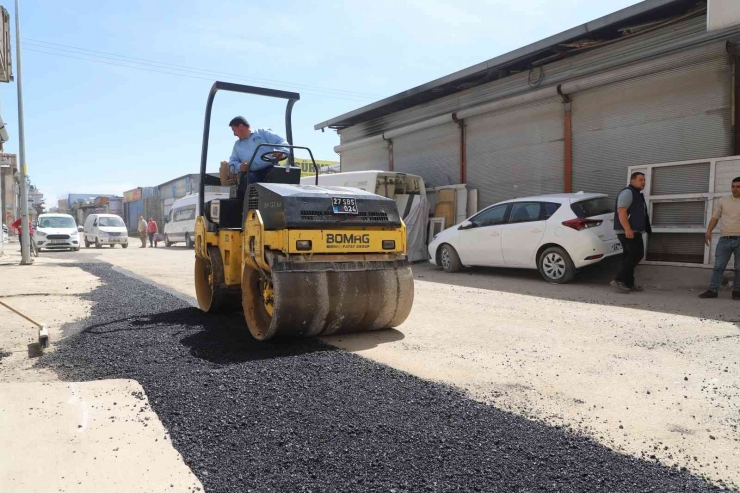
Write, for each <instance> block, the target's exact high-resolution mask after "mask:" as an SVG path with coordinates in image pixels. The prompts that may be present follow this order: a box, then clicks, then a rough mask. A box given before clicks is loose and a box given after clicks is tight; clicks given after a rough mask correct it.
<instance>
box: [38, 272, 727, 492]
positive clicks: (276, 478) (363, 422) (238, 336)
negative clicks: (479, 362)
mask: <svg viewBox="0 0 740 493" xmlns="http://www.w3.org/2000/svg"><path fill="white" fill-rule="evenodd" d="M76 266H77V267H79V266H80V265H79V264H76ZM83 268H84V269H85V270H88V271H89V272H91V273H92V274H94V275H96V276H98V277H100V278H101V281H102V284H101V286H100V287H98V288H97V289H95V290H94V291H93V292H91V293H89V294H88V295H86V296H88V297H89V298H90V299H91V300H92V301H93V302H94V306H93V311H92V315H91V317H90V318H89V319H87V320H86V321H84V322H83V323H82V324H81V325H80V324H78V325H75V326H70V327H67V328H66V330H67V331H71V332H72V335H70V336H69V337H68V338H67V339H65V340H64V341H62V342H61V343H60V344H59V345H58V347H57V350H56V351H54V352H52V353H50V354H48V355H45V356H43V357H42V358H41V361H40V362H39V364H40V365H43V366H46V367H50V368H53V369H54V370H56V371H57V372H58V373H59V374H60V377H61V378H63V379H65V380H75V381H86V380H94V379H103V378H130V379H135V380H137V381H138V382H139V383H140V384H141V385H142V386H143V387H144V389H145V391H146V393H147V395H148V397H149V403H150V405H151V407H152V408H153V410H154V411H155V412H156V413H157V415H158V416H159V417H160V419H161V420H162V422H163V424H164V426H165V427H166V429H167V430H168V433H169V436H168V437H167V438H168V439H171V440H172V443H173V445H174V447H175V448H176V449H177V450H178V451H179V452H180V453H181V454H182V456H183V457H184V460H185V462H186V463H187V464H188V465H189V466H190V467H191V469H192V470H193V472H194V473H195V474H196V475H197V476H198V478H199V479H200V480H201V481H202V483H203V485H204V487H205V489H206V491H208V492H245V491H254V492H257V491H259V492H262V491H265V492H267V491H273V492H286V491H306V492H308V491H311V492H333V491H336V492H361V491H372V492H383V491H384V492H397V493H400V492H410V491H414V492H416V491H422V492H423V491H430V492H442V491H444V492H448V491H485V492H498V491H500V492H513V491H518V492H536V491H548V492H551V491H559V492H597V491H604V492H610V493H613V492H630V493H633V492H661V493H666V492H688V491H692V492H693V491H697V492H698V491H722V490H721V489H720V488H716V487H714V486H712V485H710V484H709V483H707V482H706V481H705V480H703V479H702V478H699V477H696V476H693V475H691V474H689V473H688V472H686V471H680V470H677V469H674V468H667V467H664V466H662V465H660V464H658V463H656V462H651V461H645V460H640V459H637V458H634V457H630V456H624V455H620V454H618V453H615V452H613V451H611V450H609V449H607V448H605V447H603V446H601V445H598V444H597V443H595V442H593V441H592V440H590V439H588V438H584V437H580V436H577V435H574V434H571V433H569V432H567V431H566V430H563V429H558V428H553V427H549V426H546V425H544V424H541V423H537V422H533V421H529V420H527V419H524V418H521V417H518V416H515V415H513V414H510V413H507V412H504V411H501V410H498V409H496V408H493V407H490V406H486V405H484V404H481V403H478V402H475V401H473V400H470V399H468V398H466V397H465V396H463V395H462V394H461V393H459V392H458V391H457V390H455V389H452V388H450V387H446V386H443V385H440V384H437V383H433V382H428V381H424V380H421V379H419V378H416V377H414V376H411V375H408V374H405V373H403V372H399V371H397V370H394V369H392V368H388V367H386V366H383V365H379V364H377V363H374V362H372V361H369V360H366V359H364V358H361V357H358V356H355V355H353V354H350V353H347V352H344V351H341V350H336V349H333V348H331V347H329V346H326V345H323V344H321V343H320V342H318V341H312V340H294V341H278V342H275V343H258V342H256V341H254V340H253V339H251V337H250V336H249V335H248V333H247V330H246V328H245V326H244V319H243V316H242V315H241V314H240V313H234V314H228V315H218V316H213V315H206V314H203V313H201V312H200V311H199V310H197V309H194V308H192V307H189V306H188V305H186V304H185V303H184V302H182V301H180V300H178V299H176V298H174V297H173V296H170V295H168V294H166V293H164V292H162V291H160V290H158V289H156V288H154V287H152V286H149V285H147V284H144V283H141V282H139V281H137V280H134V279H131V278H129V277H125V276H123V275H121V274H118V273H116V272H114V271H112V270H111V269H110V267H109V266H107V265H104V264H90V265H84V266H83ZM430 364H434V362H433V361H430ZM163 438H164V437H163ZM142 452H143V451H142Z"/></svg>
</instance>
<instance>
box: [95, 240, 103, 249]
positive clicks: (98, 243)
mask: <svg viewBox="0 0 740 493" xmlns="http://www.w3.org/2000/svg"><path fill="white" fill-rule="evenodd" d="M95 248H103V245H102V244H101V243H100V239H98V238H95Z"/></svg>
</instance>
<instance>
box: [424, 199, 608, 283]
mask: <svg viewBox="0 0 740 493" xmlns="http://www.w3.org/2000/svg"><path fill="white" fill-rule="evenodd" d="M621 251H622V245H621V244H620V243H619V239H618V238H617V235H616V233H615V232H614V201H613V200H612V199H610V198H609V197H608V196H607V195H604V194H597V193H583V192H579V193H563V194H558V195H540V196H537V197H523V198H518V199H514V200H508V201H506V202H501V203H499V204H494V205H492V206H490V207H488V208H486V209H483V210H482V211H480V212H478V213H477V214H476V215H474V216H473V217H471V218H469V219H468V220H467V221H463V222H462V223H461V224H459V225H456V226H453V227H452V228H449V229H446V230H444V231H442V232H441V233H439V234H438V235H437V236H435V237H434V239H433V240H432V242H431V243H430V244H429V256H430V260H429V261H430V262H431V263H433V264H435V265H441V266H442V267H443V268H444V270H445V271H446V272H457V271H458V270H460V268H462V267H463V266H474V265H475V266H487V267H516V268H524V269H538V270H539V271H540V274H542V277H543V278H544V279H545V280H546V281H548V282H552V283H557V284H561V283H566V282H568V281H570V280H571V279H573V276H574V275H575V273H576V271H577V270H578V269H580V268H582V267H585V266H587V265H591V264H595V263H597V262H600V261H602V260H603V259H605V258H606V257H610V256H612V255H617V254H619V253H621Z"/></svg>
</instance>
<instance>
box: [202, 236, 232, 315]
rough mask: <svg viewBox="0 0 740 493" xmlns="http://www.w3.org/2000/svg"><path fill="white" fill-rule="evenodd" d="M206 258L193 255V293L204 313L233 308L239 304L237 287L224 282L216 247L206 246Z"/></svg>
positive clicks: (219, 256) (219, 254)
mask: <svg viewBox="0 0 740 493" xmlns="http://www.w3.org/2000/svg"><path fill="white" fill-rule="evenodd" d="M208 256H209V258H208V259H203V258H200V257H197V256H196V257H195V295H196V297H197V298H198V306H200V309H201V310H203V311H204V312H206V313H219V312H225V311H231V310H234V309H235V308H236V307H237V306H238V305H239V301H240V300H239V292H238V288H237V289H234V288H230V287H228V286H227V285H226V284H225V282H224V266H223V263H222V261H221V252H220V251H219V250H218V248H217V247H209V248H208Z"/></svg>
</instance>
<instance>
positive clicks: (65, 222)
mask: <svg viewBox="0 0 740 493" xmlns="http://www.w3.org/2000/svg"><path fill="white" fill-rule="evenodd" d="M75 227H76V226H75V220H74V219H72V218H71V217H42V218H41V220H40V221H39V228H75Z"/></svg>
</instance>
